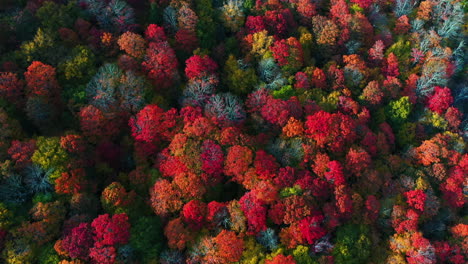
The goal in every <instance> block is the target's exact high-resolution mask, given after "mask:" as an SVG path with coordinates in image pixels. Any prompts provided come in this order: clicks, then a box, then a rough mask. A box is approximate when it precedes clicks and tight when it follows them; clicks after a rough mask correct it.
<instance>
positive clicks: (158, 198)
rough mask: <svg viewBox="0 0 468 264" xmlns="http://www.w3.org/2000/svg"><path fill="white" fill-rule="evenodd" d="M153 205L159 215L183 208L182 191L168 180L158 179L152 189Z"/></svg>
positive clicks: (151, 200)
mask: <svg viewBox="0 0 468 264" xmlns="http://www.w3.org/2000/svg"><path fill="white" fill-rule="evenodd" d="M150 202H151V207H152V208H153V210H154V212H155V213H156V214H157V215H161V216H163V215H166V214H168V213H173V212H176V211H179V210H180V208H182V205H183V203H182V201H181V200H180V193H179V191H177V190H176V189H174V188H173V186H172V184H171V183H170V182H169V181H168V180H159V181H157V182H156V183H155V184H154V186H153V188H151V190H150Z"/></svg>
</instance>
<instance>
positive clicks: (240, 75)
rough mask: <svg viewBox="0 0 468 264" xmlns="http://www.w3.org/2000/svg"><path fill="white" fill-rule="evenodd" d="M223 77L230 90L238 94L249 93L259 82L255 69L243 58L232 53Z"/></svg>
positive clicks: (225, 66)
mask: <svg viewBox="0 0 468 264" xmlns="http://www.w3.org/2000/svg"><path fill="white" fill-rule="evenodd" d="M223 79H224V80H225V85H227V86H228V87H229V90H230V91H231V92H232V93H234V94H237V95H245V94H248V93H249V92H250V91H251V89H252V87H254V86H255V84H257V82H258V80H257V75H256V73H255V69H254V68H251V67H248V65H247V64H246V63H244V62H243V61H242V60H236V58H235V57H234V55H232V54H231V55H229V57H228V59H227V61H226V63H225V65H224V78H223Z"/></svg>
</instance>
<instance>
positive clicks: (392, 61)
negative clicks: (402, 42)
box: [383, 52, 400, 77]
mask: <svg viewBox="0 0 468 264" xmlns="http://www.w3.org/2000/svg"><path fill="white" fill-rule="evenodd" d="M383 72H384V74H385V76H387V77H388V76H392V77H398V75H400V71H399V69H398V58H397V57H396V56H395V54H393V52H390V54H388V56H387V59H386V61H385V67H384V69H383Z"/></svg>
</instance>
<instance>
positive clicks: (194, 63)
mask: <svg viewBox="0 0 468 264" xmlns="http://www.w3.org/2000/svg"><path fill="white" fill-rule="evenodd" d="M185 65H186V66H185V75H186V76H187V78H188V79H193V78H197V77H198V78H200V77H203V76H208V75H211V74H215V73H216V70H217V69H218V64H216V62H215V61H213V60H212V59H211V58H210V57H208V56H207V55H204V56H200V55H193V56H192V57H190V58H188V59H187V60H186V61H185Z"/></svg>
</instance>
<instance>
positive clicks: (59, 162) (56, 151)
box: [31, 137, 69, 179]
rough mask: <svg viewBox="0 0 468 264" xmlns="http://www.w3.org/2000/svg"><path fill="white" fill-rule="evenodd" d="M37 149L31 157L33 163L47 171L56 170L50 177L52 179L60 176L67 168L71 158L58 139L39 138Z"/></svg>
mask: <svg viewBox="0 0 468 264" xmlns="http://www.w3.org/2000/svg"><path fill="white" fill-rule="evenodd" d="M36 146H37V149H36V151H34V154H33V156H32V157H31V160H32V162H34V163H35V164H37V165H40V166H41V167H42V168H43V169H45V170H54V172H53V173H52V175H51V176H50V177H51V178H52V179H54V178H56V177H58V176H60V172H61V171H62V170H63V169H64V168H65V167H66V165H67V163H68V161H69V156H68V154H67V153H66V151H65V150H64V149H63V148H61V146H60V139H59V138H58V137H50V138H46V137H38V138H37V141H36Z"/></svg>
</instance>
